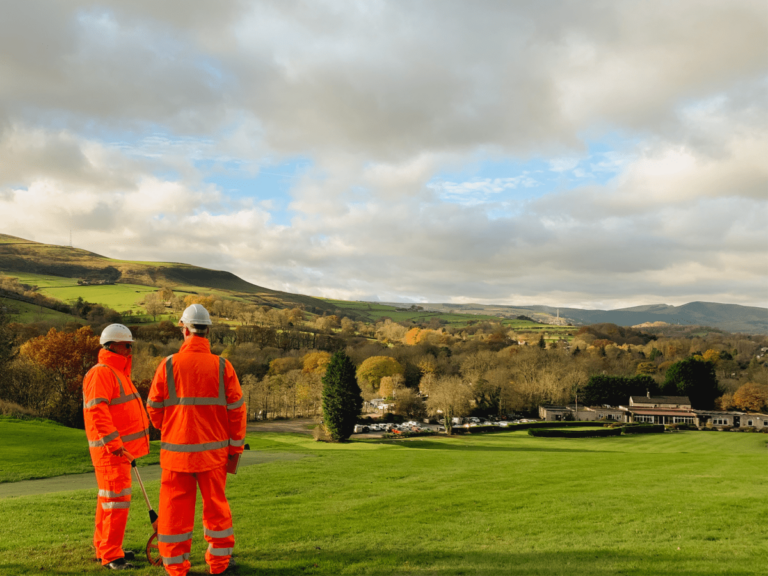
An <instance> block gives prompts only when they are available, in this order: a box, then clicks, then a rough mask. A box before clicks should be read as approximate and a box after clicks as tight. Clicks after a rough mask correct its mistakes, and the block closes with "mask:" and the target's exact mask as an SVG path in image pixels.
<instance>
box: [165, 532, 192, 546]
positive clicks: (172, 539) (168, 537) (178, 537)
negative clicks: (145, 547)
mask: <svg viewBox="0 0 768 576" xmlns="http://www.w3.org/2000/svg"><path fill="white" fill-rule="evenodd" d="M187 540H192V532H187V533H186V534H160V533H158V534H157V541H158V542H165V543H166V544H176V543H178V542H186V541H187Z"/></svg>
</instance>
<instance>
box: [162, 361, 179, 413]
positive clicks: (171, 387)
mask: <svg viewBox="0 0 768 576" xmlns="http://www.w3.org/2000/svg"><path fill="white" fill-rule="evenodd" d="M165 381H166V384H167V385H168V400H170V401H171V402H174V401H176V400H178V398H179V397H178V396H176V382H174V380H173V354H171V355H170V356H168V358H166V360H165ZM168 400H166V402H165V405H166V406H170V403H168Z"/></svg>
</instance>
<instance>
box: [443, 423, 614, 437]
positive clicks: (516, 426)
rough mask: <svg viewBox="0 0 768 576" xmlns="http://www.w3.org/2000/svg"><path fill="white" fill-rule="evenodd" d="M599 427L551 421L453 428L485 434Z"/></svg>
mask: <svg viewBox="0 0 768 576" xmlns="http://www.w3.org/2000/svg"><path fill="white" fill-rule="evenodd" d="M597 425H599V424H598V423H595V422H584V421H575V422H574V421H571V420H569V421H565V422H561V421H551V420H540V421H538V422H523V423H522V424H510V425H509V426H505V427H502V426H470V427H469V428H465V427H464V426H463V425H454V426H453V433H454V434H476V433H485V432H515V431H517V430H530V429H531V428H578V427H579V426H581V427H585V426H590V427H594V426H597Z"/></svg>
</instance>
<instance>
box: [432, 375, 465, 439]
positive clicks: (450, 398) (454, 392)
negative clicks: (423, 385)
mask: <svg viewBox="0 0 768 576" xmlns="http://www.w3.org/2000/svg"><path fill="white" fill-rule="evenodd" d="M471 399H472V392H471V390H470V388H469V385H468V384H467V383H466V382H465V381H464V380H463V379H462V378H461V377H459V376H442V377H440V378H437V379H436V381H435V382H434V385H433V386H431V387H430V392H429V399H428V400H427V409H428V410H429V412H430V413H431V414H435V415H437V414H442V415H443V418H444V419H445V431H446V432H447V433H448V434H449V435H450V434H453V418H454V417H457V416H464V415H465V414H468V413H469V409H470V405H469V403H470V400H471Z"/></svg>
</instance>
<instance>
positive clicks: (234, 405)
mask: <svg viewBox="0 0 768 576" xmlns="http://www.w3.org/2000/svg"><path fill="white" fill-rule="evenodd" d="M243 402H245V396H241V397H240V400H238V401H237V402H232V404H227V410H234V409H235V408H240V406H242V405H243Z"/></svg>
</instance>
